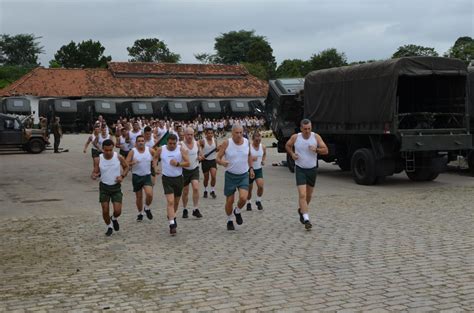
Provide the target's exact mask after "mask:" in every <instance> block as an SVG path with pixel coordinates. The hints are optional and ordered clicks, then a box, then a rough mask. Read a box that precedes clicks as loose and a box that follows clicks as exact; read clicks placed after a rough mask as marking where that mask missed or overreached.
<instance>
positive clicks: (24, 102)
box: [0, 97, 31, 115]
mask: <svg viewBox="0 0 474 313" xmlns="http://www.w3.org/2000/svg"><path fill="white" fill-rule="evenodd" d="M0 113H6V114H17V115H30V114H31V103H30V100H29V99H27V98H23V97H8V98H4V99H2V101H1V103H0Z"/></svg>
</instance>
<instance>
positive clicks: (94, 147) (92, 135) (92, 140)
mask: <svg viewBox="0 0 474 313" xmlns="http://www.w3.org/2000/svg"><path fill="white" fill-rule="evenodd" d="M90 138H91V149H92V150H97V148H98V147H96V145H94V141H95V138H96V137H95V135H94V134H91V137H90Z"/></svg>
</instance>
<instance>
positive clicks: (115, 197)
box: [99, 182, 123, 203]
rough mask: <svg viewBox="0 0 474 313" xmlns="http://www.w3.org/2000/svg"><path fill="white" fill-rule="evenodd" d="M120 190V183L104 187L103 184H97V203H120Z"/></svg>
mask: <svg viewBox="0 0 474 313" xmlns="http://www.w3.org/2000/svg"><path fill="white" fill-rule="evenodd" d="M122 196H123V194H122V190H121V188H120V183H117V184H115V185H106V184H104V183H103V182H100V184H99V202H101V203H102V202H109V201H111V200H112V203H122Z"/></svg>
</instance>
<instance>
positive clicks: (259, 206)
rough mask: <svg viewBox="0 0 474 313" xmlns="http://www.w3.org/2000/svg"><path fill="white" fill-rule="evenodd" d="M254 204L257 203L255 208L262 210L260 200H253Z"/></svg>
mask: <svg viewBox="0 0 474 313" xmlns="http://www.w3.org/2000/svg"><path fill="white" fill-rule="evenodd" d="M255 204H256V205H257V209H259V210H260V211H261V210H263V205H262V202H260V201H257V202H255Z"/></svg>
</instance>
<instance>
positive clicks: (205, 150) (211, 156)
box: [202, 137, 216, 160]
mask: <svg viewBox="0 0 474 313" xmlns="http://www.w3.org/2000/svg"><path fill="white" fill-rule="evenodd" d="M215 149H216V139H214V137H212V143H211V144H208V143H207V139H206V138H204V148H203V149H202V152H203V154H204V155H206V154H208V153H209V152H211V151H212V150H214V152H212V153H211V154H209V155H208V156H207V157H206V160H215V159H216V151H215Z"/></svg>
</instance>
